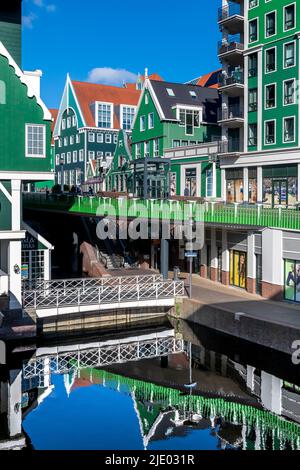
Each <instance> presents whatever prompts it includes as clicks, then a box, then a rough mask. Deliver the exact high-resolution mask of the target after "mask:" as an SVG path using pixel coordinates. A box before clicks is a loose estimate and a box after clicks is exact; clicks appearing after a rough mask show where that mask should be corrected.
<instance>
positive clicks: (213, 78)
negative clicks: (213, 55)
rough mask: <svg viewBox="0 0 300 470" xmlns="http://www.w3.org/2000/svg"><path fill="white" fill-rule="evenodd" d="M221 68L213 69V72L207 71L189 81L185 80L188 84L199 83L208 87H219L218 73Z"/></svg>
mask: <svg viewBox="0 0 300 470" xmlns="http://www.w3.org/2000/svg"><path fill="white" fill-rule="evenodd" d="M220 72H221V69H218V70H215V71H214V72H209V73H207V74H205V75H202V76H201V77H198V78H195V79H194V80H191V81H190V82H187V83H188V84H190V85H199V86H204V87H209V88H219V75H220Z"/></svg>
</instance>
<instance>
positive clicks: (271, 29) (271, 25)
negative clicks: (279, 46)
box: [265, 11, 276, 38]
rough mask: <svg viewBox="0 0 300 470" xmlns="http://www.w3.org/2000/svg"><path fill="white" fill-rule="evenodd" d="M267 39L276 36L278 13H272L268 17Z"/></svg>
mask: <svg viewBox="0 0 300 470" xmlns="http://www.w3.org/2000/svg"><path fill="white" fill-rule="evenodd" d="M265 33H266V38H268V37H270V36H274V34H276V13H275V11H272V12H271V13H268V14H267V15H266V31H265Z"/></svg>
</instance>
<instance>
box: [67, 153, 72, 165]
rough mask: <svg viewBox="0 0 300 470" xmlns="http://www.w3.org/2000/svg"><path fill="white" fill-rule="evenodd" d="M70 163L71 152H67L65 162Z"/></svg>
mask: <svg viewBox="0 0 300 470" xmlns="http://www.w3.org/2000/svg"><path fill="white" fill-rule="evenodd" d="M70 163H72V152H67V164H68V165H70Z"/></svg>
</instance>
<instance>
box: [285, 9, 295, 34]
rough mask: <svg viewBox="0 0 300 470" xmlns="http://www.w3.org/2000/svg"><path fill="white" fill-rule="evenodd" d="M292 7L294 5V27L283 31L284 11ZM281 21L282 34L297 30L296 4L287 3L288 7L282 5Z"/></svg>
mask: <svg viewBox="0 0 300 470" xmlns="http://www.w3.org/2000/svg"><path fill="white" fill-rule="evenodd" d="M292 5H294V7H295V9H294V21H295V26H294V27H293V28H289V29H285V10H286V9H287V8H288V7H291V6H292ZM282 20H283V32H284V33H286V32H290V31H293V30H294V29H296V28H297V3H296V2H292V3H289V4H288V5H284V7H283V15H282Z"/></svg>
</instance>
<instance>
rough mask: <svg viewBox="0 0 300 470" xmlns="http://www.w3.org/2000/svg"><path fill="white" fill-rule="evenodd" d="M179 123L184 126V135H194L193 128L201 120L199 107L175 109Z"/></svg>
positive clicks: (197, 125)
mask: <svg viewBox="0 0 300 470" xmlns="http://www.w3.org/2000/svg"><path fill="white" fill-rule="evenodd" d="M177 113H178V118H179V121H180V123H179V125H180V126H185V133H186V135H194V128H195V127H200V122H201V120H202V111H201V109H194V108H178V110H177Z"/></svg>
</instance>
